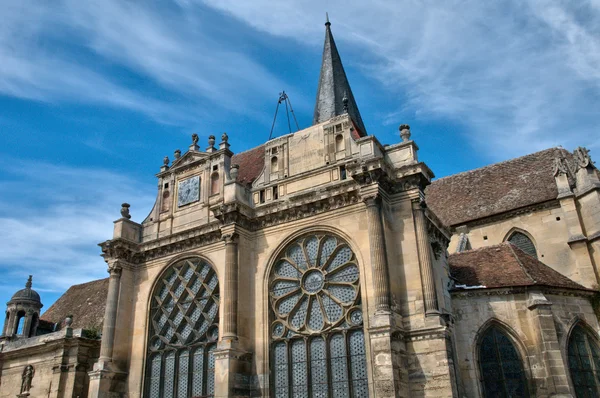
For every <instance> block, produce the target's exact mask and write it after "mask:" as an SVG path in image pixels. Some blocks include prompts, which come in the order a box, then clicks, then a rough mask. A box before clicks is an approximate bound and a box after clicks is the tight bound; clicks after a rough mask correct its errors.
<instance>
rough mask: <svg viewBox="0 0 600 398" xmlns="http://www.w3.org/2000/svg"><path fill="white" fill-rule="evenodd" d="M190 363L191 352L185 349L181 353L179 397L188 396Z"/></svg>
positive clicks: (178, 372) (178, 374)
mask: <svg viewBox="0 0 600 398" xmlns="http://www.w3.org/2000/svg"><path fill="white" fill-rule="evenodd" d="M189 364H190V354H189V351H188V350H183V352H182V353H181V354H179V368H178V369H177V397H187V396H188V372H189Z"/></svg>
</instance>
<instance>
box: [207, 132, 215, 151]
mask: <svg viewBox="0 0 600 398" xmlns="http://www.w3.org/2000/svg"><path fill="white" fill-rule="evenodd" d="M208 146H209V147H210V148H212V147H214V146H215V136H214V135H209V136H208Z"/></svg>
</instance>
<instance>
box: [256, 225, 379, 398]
mask: <svg viewBox="0 0 600 398" xmlns="http://www.w3.org/2000/svg"><path fill="white" fill-rule="evenodd" d="M329 239H331V240H333V241H335V242H337V243H336V244H335V251H333V252H329V254H328V256H331V257H325V258H327V259H333V260H331V261H332V263H334V262H335V261H336V259H335V258H334V257H336V256H337V255H338V254H339V253H341V251H342V250H346V251H348V252H350V257H349V258H350V260H349V261H350V262H346V263H344V264H343V265H340V266H339V267H340V269H344V271H341V272H340V274H341V273H342V272H344V273H345V270H350V269H355V270H356V274H358V275H356V274H353V275H356V279H355V280H354V282H348V283H354V284H355V286H356V288H355V289H356V290H355V292H356V293H355V295H354V296H353V297H355V298H354V299H352V300H356V301H352V302H353V303H354V304H345V305H344V307H343V309H342V315H341V318H340V319H339V321H336V322H333V323H330V322H331V320H330V318H329V313H327V312H323V313H322V314H323V318H324V319H325V323H324V324H323V323H322V325H324V326H317V328H319V327H324V329H323V330H320V329H319V330H317V329H315V330H313V329H314V327H313V326H314V325H309V324H310V322H311V321H312V314H311V313H310V312H311V311H312V308H313V304H314V303H316V302H317V300H321V301H320V302H321V303H322V302H323V301H324V300H323V299H317V298H316V296H317V295H319V294H321V290H322V291H323V292H325V291H327V292H329V291H330V290H331V289H333V288H334V285H335V282H334V281H333V278H334V277H331V275H334V274H335V272H334V271H333V270H330V269H329V268H328V267H329V266H326V265H324V264H325V262H321V266H319V262H320V261H321V260H317V259H319V258H320V259H322V256H323V255H324V254H323V253H324V251H325V250H326V246H327V244H329V243H326V242H327V240H329ZM315 242H316V243H315ZM309 245H312V246H311V247H312V248H313V249H312V250H313V252H312V253H313V255H314V257H310V256H311V254H309V249H307V248H308V247H309ZM343 247H346V249H343ZM298 248H301V249H303V255H304V259H305V260H306V263H307V264H308V267H307V268H306V269H305V271H303V274H302V275H301V276H300V273H298V275H297V276H296V279H297V281H296V282H295V283H296V286H297V287H294V288H292V289H297V290H298V294H299V297H300V298H299V299H298V303H296V304H295V306H299V307H304V304H305V303H304V300H306V302H307V303H308V304H306V308H305V309H304V310H305V314H306V315H304V316H303V321H302V322H303V323H302V326H298V325H296V326H293V325H294V324H293V322H294V318H295V315H292V314H291V312H289V313H286V315H284V318H282V314H281V313H279V312H278V311H276V310H275V305H276V304H275V303H276V302H277V300H278V298H277V297H281V296H277V294H276V293H274V290H272V289H275V287H276V284H275V283H278V282H276V281H277V280H280V277H279V276H277V275H279V270H278V269H279V268H278V267H280V266H281V262H282V261H284V262H285V260H284V259H286V258H287V259H291V257H289V256H290V250H292V249H294V250H297V249H298ZM327 262H329V261H327ZM311 265H312V267H311ZM320 267H322V268H323V269H324V270H325V268H327V269H328V271H326V272H324V273H323V274H322V275H321V276H323V275H326V276H325V277H324V278H323V279H324V281H323V280H321V281H320V284H319V287H318V288H316V289H315V292H310V293H308V292H309V291H308V290H307V289H308V288H307V286H308V283H307V281H308V277H307V275H308V274H309V273H311V270H312V269H317V268H318V269H320ZM363 267H364V261H363V259H362V257H361V256H360V250H359V249H358V248H357V246H356V245H355V244H354V243H353V241H352V239H350V238H349V237H347V236H346V234H344V233H343V232H342V231H339V230H337V229H335V228H331V227H325V226H323V227H320V226H315V227H309V228H304V229H302V230H300V231H297V232H295V233H292V234H290V235H289V236H287V237H286V238H284V239H283V240H282V241H281V242H280V244H279V245H278V246H277V248H276V249H274V250H273V251H272V253H271V254H270V256H269V258H268V260H267V266H266V267H265V273H264V275H263V279H262V280H263V294H264V298H265V300H264V302H266V303H267V304H266V308H265V311H264V314H263V315H264V321H265V323H264V324H265V325H269V327H268V328H264V329H265V331H264V336H265V339H264V341H265V342H266V343H267V344H265V345H264V349H265V352H264V359H265V360H264V364H265V368H264V370H265V372H266V374H269V375H270V377H269V387H270V388H273V392H272V395H273V396H277V391H278V388H277V387H275V385H276V380H278V378H280V373H281V372H279V371H277V372H279V373H277V372H276V370H275V368H276V367H277V369H279V368H280V365H281V364H280V363H278V362H277V358H280V359H281V358H284V360H285V361H286V363H285V367H286V369H287V370H286V371H285V372H284V373H285V374H286V375H287V376H286V377H290V378H291V377H294V378H295V377H299V378H300V380H304V379H302V377H303V376H301V375H300V376H299V375H297V371H298V370H297V369H298V368H297V365H294V364H295V362H294V361H295V360H296V359H295V356H298V355H305V354H299V353H302V352H304V350H305V349H306V350H308V349H309V347H310V351H309V352H310V353H311V354H310V355H313V354H314V353H316V352H322V354H317V355H323V357H319V358H321V359H318V358H317V359H315V357H312V356H310V357H304V359H303V361H305V362H306V364H305V365H304V366H305V367H304V374H305V376H304V377H307V376H306V375H308V374H309V373H308V372H312V373H311V374H312V376H311V377H313V378H314V377H315V375H317V374H326V375H327V376H324V377H325V381H322V380H313V379H312V378H311V380H308V381H305V382H304V383H308V384H306V389H307V391H308V389H314V388H316V387H314V386H315V385H321V384H322V383H324V384H325V387H324V388H325V389H327V388H333V387H332V384H335V383H334V382H335V381H336V379H335V378H334V377H333V376H332V373H331V372H332V371H331V369H332V367H333V368H335V369H338V368H339V369H340V372H342V373H344V372H347V373H346V375H347V381H346V383H347V384H346V386H349V387H348V388H351V389H352V390H353V391H354V392H355V393H356V394H358V395H357V396H364V397H368V395H369V393H370V392H371V391H370V386H369V385H368V379H369V377H368V375H370V360H369V357H370V347H369V344H367V341H368V337H367V335H366V327H365V324H366V323H367V318H368V317H367V316H362V314H363V313H365V314H366V313H367V309H366V305H364V304H363V302H364V301H366V297H365V293H364V291H365V290H364V288H365V287H364V284H365V280H364V279H365V278H363V277H362V275H364V270H363V269H362V268H363ZM276 268H277V269H276ZM329 273H330V274H331V275H329ZM311 276H312V275H311ZM329 277H331V278H332V279H331V280H329V281H328V279H327V278H329ZM273 278H275V279H273ZM350 279H352V278H350ZM331 284H333V285H331ZM324 286H329V288H326V287H324ZM331 291H332V290H331ZM310 294H314V295H315V296H314V297H313V296H310ZM327 294H329V293H327ZM293 295H296V294H292V296H293ZM304 295H306V298H305V297H304ZM310 300H312V301H310ZM294 308H296V307H294ZM320 308H321V310H322V311H324V310H325V308H328V307H327V306H323V304H321V307H320ZM291 311H294V309H292V310H291ZM299 312H300V311H299ZM355 312H356V313H357V315H356V316H354V313H355ZM353 317H354V318H353ZM285 319H287V321H286V320H285ZM348 320H350V321H348ZM280 325H281V326H283V325H284V327H281V326H280ZM295 327H300V329H296V328H295ZM280 328H281V330H284V331H285V334H281V335H279V334H278V333H279V329H280ZM344 328H346V329H344ZM342 336H343V337H342ZM298 344H300V345H302V346H303V347H302V348H301V347H296V346H297V345H298ZM313 345H314V347H313ZM357 347H359V348H357ZM296 348H297V350H296ZM357 349H358V351H357ZM282 350H283V351H285V353H284V352H283V351H282ZM279 351H281V352H279ZM286 353H287V354H286ZM337 355H345V357H344V358H347V359H344V360H343V361H342V362H340V363H339V364H338V363H337V362H336V361H341V359H340V358H341V357H338V356H337ZM286 358H287V359H286ZM288 360H289V363H288V362H287V361H288ZM351 360H352V361H362V362H361V363H362V365H358V362H356V363H354V362H350V361H351ZM314 363H320V364H321V365H319V366H323V369H325V368H327V369H328V370H323V369H321V370H323V371H319V372H314V371H312V370H310V369H314V368H313V366H316V365H314ZM344 366H346V367H345V368H344ZM342 369H345V370H342ZM357 369H359V371H360V376H355V373H354V372H355V370H357ZM323 372H325V373H323ZM288 381H289V382H290V383H291V381H292V380H288V379H286V382H288ZM363 381H364V383H363ZM328 383H329V384H328ZM293 388H297V387H293V386H292V387H290V388H289V389H288V388H286V391H287V392H291V390H292V389H293ZM335 388H338V386H337V385H336V387H335ZM279 389H281V385H280V387H279ZM287 392H283V394H284V395H285V394H286V393H287ZM315 393H316V394H317V395H318V394H319V392H318V391H317V392H315Z"/></svg>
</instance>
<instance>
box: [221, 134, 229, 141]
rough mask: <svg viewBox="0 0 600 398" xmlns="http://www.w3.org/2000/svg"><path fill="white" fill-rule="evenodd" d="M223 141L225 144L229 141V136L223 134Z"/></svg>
mask: <svg viewBox="0 0 600 398" xmlns="http://www.w3.org/2000/svg"><path fill="white" fill-rule="evenodd" d="M221 141H223V142H227V141H229V136H228V135H227V133H223V135H222V136H221Z"/></svg>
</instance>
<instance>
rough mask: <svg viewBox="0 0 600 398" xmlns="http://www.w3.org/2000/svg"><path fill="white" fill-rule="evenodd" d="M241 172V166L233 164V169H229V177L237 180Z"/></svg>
mask: <svg viewBox="0 0 600 398" xmlns="http://www.w3.org/2000/svg"><path fill="white" fill-rule="evenodd" d="M239 171H240V165H239V164H232V165H231V168H230V169H229V176H230V177H231V179H232V180H233V181H235V180H237V177H238V174H239Z"/></svg>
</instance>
